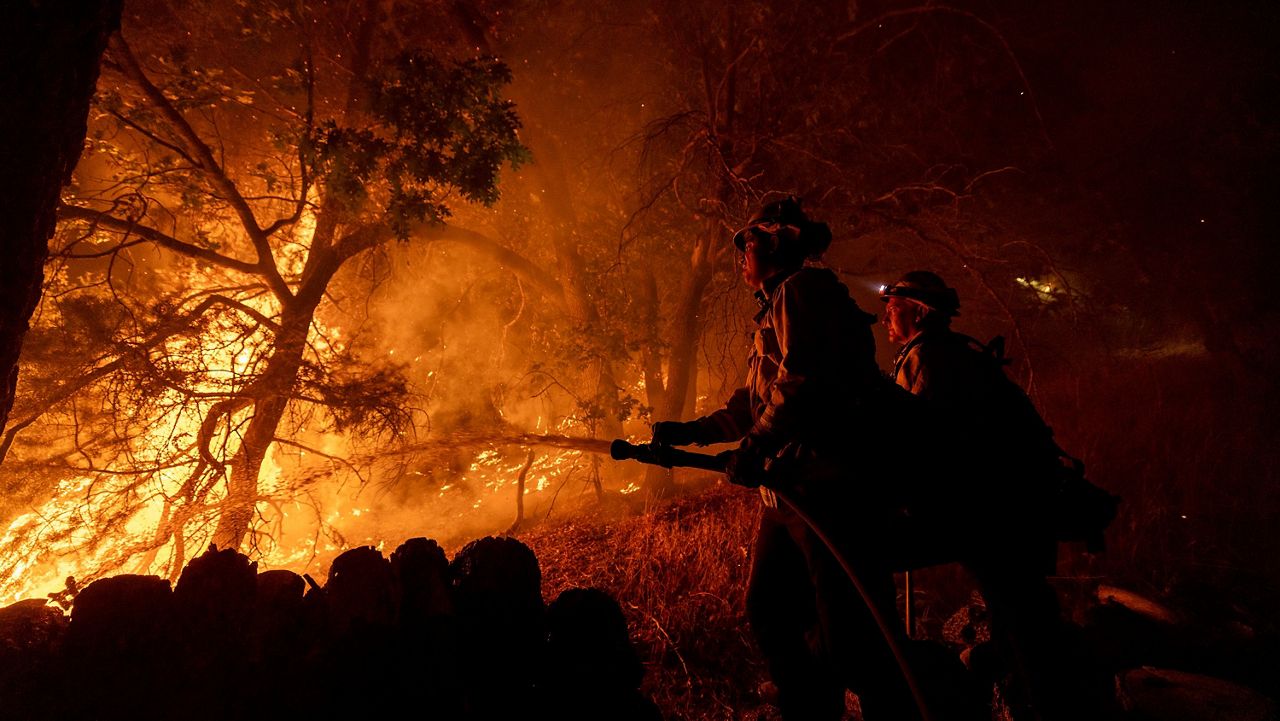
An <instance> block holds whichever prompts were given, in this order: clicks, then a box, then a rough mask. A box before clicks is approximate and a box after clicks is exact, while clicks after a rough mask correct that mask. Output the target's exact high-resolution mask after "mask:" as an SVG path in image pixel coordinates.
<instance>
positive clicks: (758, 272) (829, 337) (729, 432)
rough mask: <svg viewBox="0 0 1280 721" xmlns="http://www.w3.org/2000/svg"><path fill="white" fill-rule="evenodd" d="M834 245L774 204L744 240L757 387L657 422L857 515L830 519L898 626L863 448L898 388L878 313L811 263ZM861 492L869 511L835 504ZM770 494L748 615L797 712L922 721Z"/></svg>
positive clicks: (663, 440) (662, 429)
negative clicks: (854, 709) (879, 336)
mask: <svg viewBox="0 0 1280 721" xmlns="http://www.w3.org/2000/svg"><path fill="white" fill-rule="evenodd" d="M830 241H831V233H830V231H829V230H828V228H827V226H826V224H824V223H817V222H813V221H810V220H809V218H808V217H807V216H806V215H805V213H804V212H803V211H802V210H801V208H800V204H799V203H798V202H797V201H796V200H795V199H793V198H789V199H786V200H782V201H778V202H774V203H770V204H768V205H766V206H764V207H763V208H762V209H761V211H760V212H759V213H758V214H757V215H756V217H755V218H753V219H752V221H751V222H750V223H749V224H748V225H747V226H746V227H745V228H743V229H742V230H740V231H739V232H738V233H737V234H736V235H735V236H734V238H733V242H734V245H735V246H736V247H737V249H738V251H739V252H740V253H741V270H742V277H743V280H744V281H746V284H747V285H748V286H749V287H750V288H752V289H753V290H754V291H755V297H756V300H757V301H758V303H759V305H760V310H759V312H758V313H757V314H756V316H755V321H756V323H757V325H758V327H757V330H756V332H755V337H754V347H753V349H752V351H751V353H750V356H749V359H748V372H747V379H746V385H744V386H743V387H742V388H739V389H738V390H737V391H735V392H734V393H733V395H732V396H731V397H730V398H729V400H728V402H727V403H726V405H725V406H724V408H722V409H720V410H717V411H715V412H713V413H711V414H709V415H707V416H704V417H702V418H698V419H697V420H693V421H688V422H683V423H682V422H676V421H664V422H659V423H655V424H654V426H653V442H654V443H657V444H666V445H672V446H678V445H689V444H698V445H707V444H713V443H725V442H732V441H740V444H739V446H738V448H737V449H736V450H735V451H733V452H732V455H731V456H730V460H729V469H728V471H727V473H728V476H729V480H730V481H732V482H735V483H738V484H741V485H746V486H753V487H754V486H761V485H762V484H764V485H765V486H772V487H773V488H776V489H778V490H783V489H785V491H786V493H787V495H788V497H789V498H796V499H802V500H803V501H804V503H805V505H806V507H807V508H808V509H810V510H816V509H822V508H835V507H840V508H842V509H844V510H842V511H841V513H842V514H843V515H841V516H839V517H836V516H834V515H826V516H822V515H821V514H816V515H819V516H820V517H821V518H823V523H824V525H827V526H828V527H829V528H830V529H831V532H832V533H833V534H835V535H839V536H840V537H841V538H842V540H844V541H848V543H847V544H845V547H846V548H847V549H848V552H847V553H846V555H848V556H849V557H850V559H851V562H852V563H853V564H854V565H855V566H856V567H857V568H858V575H859V577H860V580H861V582H862V583H863V584H864V586H865V587H866V588H867V589H868V590H869V592H870V594H869V595H870V596H871V597H872V598H873V599H874V602H875V603H876V604H877V605H878V606H879V607H880V611H881V613H882V614H883V615H884V616H885V617H888V618H896V617H897V614H896V604H895V589H894V586H893V575H892V571H891V570H890V569H889V567H888V565H887V564H886V563H882V562H879V561H878V559H877V558H875V556H874V554H872V553H871V552H870V551H869V549H870V548H872V547H874V544H872V543H870V542H867V541H868V539H870V538H872V537H874V535H875V526H876V522H877V520H878V519H877V516H876V509H877V508H878V505H877V503H876V502H875V500H874V498H875V496H876V493H874V492H873V491H874V490H875V489H874V488H873V484H871V483H869V482H867V479H870V478H876V475H875V474H872V473H864V470H865V468H864V465H863V462H864V461H865V460H866V458H863V459H859V458H858V457H857V456H858V454H857V453H851V449H852V448H853V447H854V441H856V439H858V438H859V437H860V431H861V430H865V429H868V428H871V429H874V418H873V417H872V416H873V414H871V413H870V412H869V411H867V410H866V408H867V407H868V404H869V403H870V398H871V397H872V396H874V395H875V389H876V387H877V386H880V387H881V388H883V387H884V385H886V384H885V382H884V380H883V376H882V375H881V373H880V371H879V368H878V367H877V365H876V362H875V340H874V338H873V336H872V333H871V325H872V324H874V316H872V315H870V314H867V313H864V312H863V311H862V310H860V309H859V308H858V306H857V303H856V302H855V301H854V300H853V299H852V298H851V297H850V295H849V290H848V288H846V287H845V286H844V284H842V283H841V282H840V281H839V280H838V279H837V278H836V275H835V274H834V273H833V272H831V271H830V270H827V269H823V268H817V267H812V266H809V267H806V265H805V260H806V259H807V258H814V259H816V258H819V257H820V256H821V255H822V254H823V252H825V251H826V249H827V247H828V245H829V244H830ZM865 451H866V454H865V455H866V456H867V457H868V458H869V457H870V456H871V455H873V454H875V453H876V452H877V451H876V449H875V448H874V447H871V444H868V445H867V447H866V448H865ZM766 467H767V468H768V472H766ZM855 470H856V471H857V473H856V474H855V473H854V471H855ZM857 486H865V488H857ZM855 491H858V492H861V494H860V495H861V497H860V498H859V499H858V502H857V503H839V502H837V501H836V500H835V499H838V498H842V497H848V495H849V494H850V493H851V492H855ZM761 495H762V497H763V499H764V508H763V510H762V514H761V519H760V525H759V528H758V530H757V534H756V542H755V551H754V553H753V555H752V568H751V575H750V580H749V581H748V587H747V615H748V620H749V621H750V624H751V628H752V631H753V633H754V635H755V637H756V640H757V641H758V642H759V645H760V649H761V651H762V652H763V654H764V656H765V658H766V661H767V662H768V666H769V673H770V676H771V679H772V681H773V683H774V685H775V686H776V688H777V692H778V698H777V703H778V706H779V708H780V710H781V712H782V716H783V718H784V719H787V720H788V721H793V720H795V719H833V720H834V719H839V718H841V717H842V716H843V713H844V689H845V688H846V687H848V688H851V689H852V690H853V691H854V692H855V693H857V694H858V695H859V697H860V701H861V704H862V709H863V713H864V715H865V718H867V719H868V721H880V720H887V719H912V718H915V717H916V710H915V706H914V704H913V701H912V698H911V696H910V693H909V689H908V687H907V685H906V682H905V681H904V679H903V677H902V675H901V673H900V671H899V669H898V667H897V665H896V664H895V661H894V659H893V657H892V654H891V652H890V650H889V647H888V646H887V645H886V642H885V639H884V638H883V637H882V635H881V634H882V631H881V629H880V628H879V627H878V626H877V625H876V624H875V622H874V620H873V618H872V615H871V613H870V611H868V610H867V606H866V604H865V603H864V602H863V600H862V598H861V597H860V596H859V595H858V594H857V592H856V590H855V589H854V587H853V585H852V583H851V582H850V581H849V579H848V577H847V576H846V575H845V573H844V572H843V570H842V569H841V568H840V567H839V566H838V564H837V562H836V561H835V559H834V557H833V555H832V554H831V553H830V552H829V551H828V550H827V549H826V548H825V547H824V546H823V545H822V543H821V542H820V540H819V539H818V538H817V537H816V536H815V534H814V532H813V530H812V529H810V528H809V527H808V526H806V525H805V523H804V522H803V521H802V520H801V519H800V518H799V517H798V516H797V514H796V513H795V512H794V510H792V509H791V508H790V507H789V506H788V505H787V504H785V503H781V504H780V503H779V502H778V498H777V497H776V495H775V494H774V493H773V492H772V491H771V490H770V489H769V488H768V487H762V488H761ZM859 539H861V540H862V541H863V542H859ZM889 625H890V626H891V627H892V629H894V630H899V624H896V623H895V624H889ZM899 632H900V630H899Z"/></svg>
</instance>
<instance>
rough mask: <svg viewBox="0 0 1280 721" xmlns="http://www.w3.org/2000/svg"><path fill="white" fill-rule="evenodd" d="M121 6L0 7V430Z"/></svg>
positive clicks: (105, 2) (106, 0)
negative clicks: (2, 104) (2, 105)
mask: <svg viewBox="0 0 1280 721" xmlns="http://www.w3.org/2000/svg"><path fill="white" fill-rule="evenodd" d="M121 1H122V0H95V1H92V2H90V1H88V0H84V1H82V2H75V3H60V2H55V3H50V2H36V1H35V0H7V1H6V2H5V3H3V6H2V7H0V27H2V28H3V30H0V33H3V41H0V78H2V80H0V97H3V98H4V99H5V101H6V102H7V103H8V110H7V111H5V113H4V114H3V115H2V116H0V117H2V118H3V119H0V138H3V140H0V143H3V151H0V243H2V244H3V245H0V250H2V253H3V254H2V256H0V257H3V258H4V262H3V263H0V430H3V428H4V426H5V423H6V422H7V421H8V418H9V411H10V410H11V409H12V407H13V398H14V391H15V388H16V386H17V382H18V356H19V354H20V352H21V350H22V340H23V338H24V337H25V336H26V333H27V328H28V321H29V320H30V318H31V314H32V313H33V312H34V311H35V307H36V304H37V303H38V302H39V301H40V292H41V287H42V285H43V282H44V261H45V259H46V258H47V257H48V252H49V246H48V241H49V237H50V236H51V235H53V229H54V224H55V212H56V210H57V207H58V196H59V194H60V193H61V191H62V186H63V185H64V184H65V183H66V182H67V181H68V180H69V179H70V175H71V170H72V168H74V167H75V164H76V161H77V160H79V159H80V151H81V150H82V149H83V147H84V137H85V132H86V121H87V118H88V114H89V101H90V99H91V98H92V97H93V91H94V86H95V85H96V84H97V81H98V66H99V61H100V60H101V57H102V51H103V50H104V49H105V48H106V45H107V37H108V36H109V35H110V34H111V33H113V32H115V31H116V30H117V29H118V28H119V27H120V6H121Z"/></svg>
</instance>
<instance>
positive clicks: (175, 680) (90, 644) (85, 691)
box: [47, 575, 182, 719]
mask: <svg viewBox="0 0 1280 721" xmlns="http://www.w3.org/2000/svg"><path fill="white" fill-rule="evenodd" d="M173 613H174V603H173V593H172V591H170V589H169V582H168V581H166V580H165V579H163V578H159V577H157V576H135V575H123V576H114V577H111V578H103V579H99V580H97V581H94V582H93V583H91V584H89V585H88V586H87V587H85V589H84V590H83V591H81V592H80V594H79V595H78V596H76V601H75V606H74V607H73V608H72V611H71V625H70V626H69V627H68V628H67V635H66V642H65V644H64V645H63V659H64V663H63V666H64V670H65V676H64V677H63V678H62V683H61V687H62V688H61V691H60V692H59V693H57V694H56V696H55V697H54V698H51V699H49V705H48V707H47V708H48V709H49V710H51V711H53V713H50V714H49V717H51V718H59V717H60V718H74V719H80V718H98V719H161V718H166V717H168V716H169V715H170V713H171V709H172V708H173V707H174V704H175V703H177V702H178V701H179V700H180V698H181V693H180V691H181V686H182V684H181V683H180V681H181V680H182V678H181V674H180V673H179V669H178V667H177V665H176V664H175V663H174V659H175V658H176V656H175V654H176V653H177V650H178V648H180V645H179V644H177V643H175V637H174V633H173V629H174V624H173Z"/></svg>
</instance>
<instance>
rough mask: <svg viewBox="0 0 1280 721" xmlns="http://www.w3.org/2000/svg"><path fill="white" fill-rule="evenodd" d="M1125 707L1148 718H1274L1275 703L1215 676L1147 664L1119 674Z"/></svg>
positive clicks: (1206, 720) (1168, 720) (1177, 720)
mask: <svg viewBox="0 0 1280 721" xmlns="http://www.w3.org/2000/svg"><path fill="white" fill-rule="evenodd" d="M1116 693H1117V697H1118V698H1119V700H1120V703H1121V705H1122V706H1123V707H1124V709H1125V710H1126V711H1128V712H1130V713H1132V714H1133V715H1134V717H1135V718H1136V719H1142V720H1143V721H1146V720H1147V719H1150V721H1274V719H1275V711H1276V709H1275V704H1274V703H1273V702H1271V701H1270V700H1269V699H1268V698H1267V697H1265V696H1263V695H1262V694H1260V693H1258V692H1257V691H1254V690H1253V689H1251V688H1248V687H1245V686H1241V685H1239V684H1236V683H1232V682H1230V681H1225V680H1223V679H1220V678H1214V677H1212V676H1202V675H1199V674H1194V673H1187V672H1184V671H1173V670H1170V669H1158V668H1151V667H1149V666H1145V667H1143V668H1137V669H1132V670H1129V671H1125V672H1123V673H1121V674H1120V675H1118V676H1117V677H1116Z"/></svg>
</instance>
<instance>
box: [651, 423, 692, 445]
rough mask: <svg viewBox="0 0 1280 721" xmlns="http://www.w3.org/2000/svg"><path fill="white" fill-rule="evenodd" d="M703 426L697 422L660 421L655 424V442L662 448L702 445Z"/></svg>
mask: <svg viewBox="0 0 1280 721" xmlns="http://www.w3.org/2000/svg"><path fill="white" fill-rule="evenodd" d="M703 437H704V436H703V430H702V424H701V423H698V422H697V421H658V422H657V423H654V424H653V442H654V443H656V444H658V445H661V446H687V445H689V444H691V443H701V442H702V440H703Z"/></svg>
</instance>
